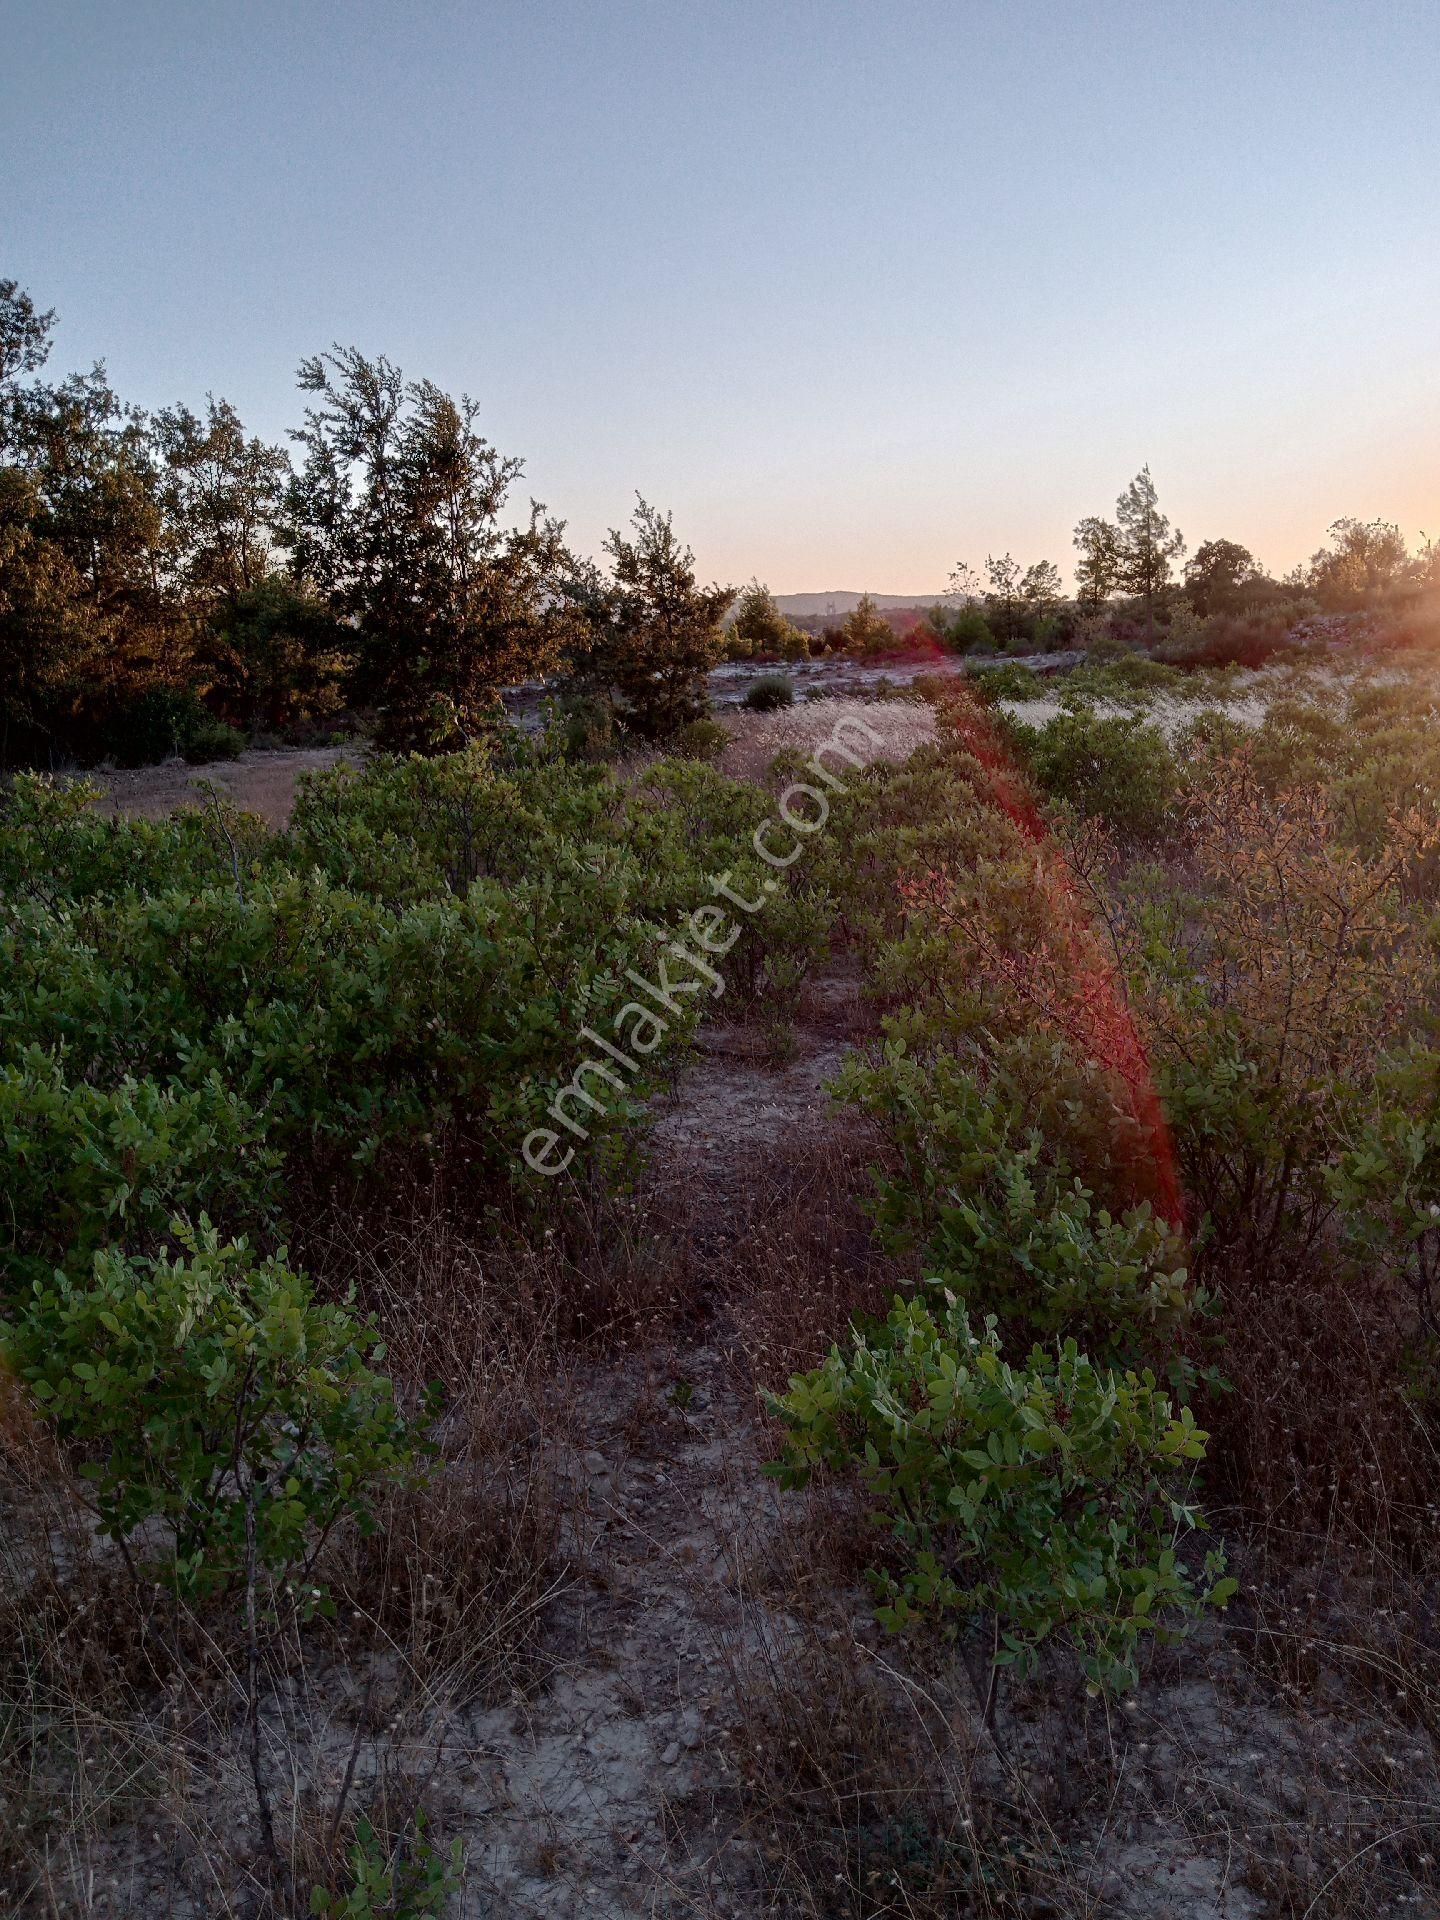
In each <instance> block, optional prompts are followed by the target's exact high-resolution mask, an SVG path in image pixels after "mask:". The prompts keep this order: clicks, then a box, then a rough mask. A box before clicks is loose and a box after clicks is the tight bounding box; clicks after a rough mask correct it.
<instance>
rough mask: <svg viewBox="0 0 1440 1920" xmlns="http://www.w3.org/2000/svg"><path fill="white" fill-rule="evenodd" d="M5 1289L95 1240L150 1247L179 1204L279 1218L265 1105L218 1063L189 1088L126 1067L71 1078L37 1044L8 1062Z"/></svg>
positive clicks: (192, 1215)
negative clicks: (98, 1082)
mask: <svg viewBox="0 0 1440 1920" xmlns="http://www.w3.org/2000/svg"><path fill="white" fill-rule="evenodd" d="M0 1159H3V1161H4V1164H5V1170H6V1194H5V1203H4V1207H3V1209H0V1299H3V1298H4V1297H5V1296H6V1295H7V1294H8V1295H10V1296H11V1297H14V1295H15V1294H17V1293H18V1292H19V1291H20V1290H21V1289H22V1288H26V1287H28V1286H29V1285H30V1284H31V1283H32V1282H33V1281H36V1280H46V1279H48V1278H49V1277H50V1275H51V1274H52V1273H53V1272H54V1270H55V1269H56V1268H58V1267H65V1268H67V1269H68V1270H69V1272H70V1273H71V1274H72V1275H76V1274H83V1273H85V1272H88V1271H89V1269H90V1267H91V1265H92V1263H93V1260H94V1256H95V1254H96V1252H97V1251H99V1250H101V1249H102V1248H106V1247H110V1246H114V1245H118V1244H124V1245H125V1246H127V1247H128V1248H129V1249H130V1251H132V1252H141V1251H147V1250H152V1249H153V1248H154V1247H155V1246H156V1245H158V1243H159V1241H160V1240H161V1239H162V1238H163V1237H164V1235H165V1233H166V1231H167V1229H168V1228H169V1225H170V1221H171V1218H172V1216H173V1215H175V1214H181V1215H183V1216H185V1217H186V1218H188V1219H190V1220H195V1219H198V1218H199V1216H200V1214H201V1213H202V1212H204V1213H208V1214H209V1215H211V1216H212V1217H213V1218H217V1219H219V1220H221V1221H222V1222H223V1223H226V1224H232V1225H234V1226H236V1227H239V1226H242V1225H249V1226H255V1225H261V1224H265V1223H269V1222H271V1221H273V1219H274V1217H275V1213H276V1209H277V1205H278V1187H277V1183H278V1175H279V1165H280V1156H279V1154H278V1152H277V1151H276V1150H275V1149H274V1148H273V1147H272V1146H270V1145H269V1144H267V1141H266V1138H265V1119H264V1116H263V1115H261V1114H259V1113H257V1112H256V1111H254V1109H252V1108H250V1107H249V1106H247V1105H246V1103H245V1102H244V1101H243V1100H241V1099H240V1098H239V1097H238V1096H237V1095H236V1094H234V1093H232V1092H230V1091H229V1090H228V1089H227V1088H225V1087H224V1086H223V1085H222V1083H221V1080H220V1077H219V1074H218V1073H212V1074H210V1075H209V1076H207V1077H206V1078H205V1079H204V1080H202V1081H201V1082H200V1083H199V1085H197V1086H194V1087H190V1088H177V1087H173V1086H160V1085H158V1084H157V1083H156V1082H155V1081H153V1080H136V1079H135V1078H134V1077H133V1076H130V1075H126V1076H125V1077H124V1078H123V1079H121V1080H120V1081H118V1082H117V1083H116V1085H114V1086H113V1087H109V1088H106V1087H98V1086H92V1085H90V1084H89V1083H88V1082H86V1081H84V1080H79V1081H71V1080H68V1079H67V1078H66V1074H65V1070H64V1065H63V1062H62V1061H61V1060H60V1059H57V1058H56V1057H54V1056H53V1055H49V1054H46V1053H43V1052H42V1051H41V1050H40V1049H39V1048H37V1047H32V1048H28V1049H26V1051H25V1052H24V1053H22V1054H21V1056H20V1058H19V1060H18V1061H17V1062H16V1063H15V1064H13V1065H10V1066H0Z"/></svg>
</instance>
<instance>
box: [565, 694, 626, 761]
mask: <svg viewBox="0 0 1440 1920" xmlns="http://www.w3.org/2000/svg"><path fill="white" fill-rule="evenodd" d="M615 731H616V724H615V708H614V706H613V705H612V704H611V702H610V701H609V700H607V699H606V698H605V697H604V695H603V694H576V695H574V696H572V697H571V698H570V699H568V700H566V701H564V702H563V703H562V705H561V708H560V715H559V736H560V750H561V752H562V753H563V754H564V755H565V757H566V759H567V760H580V761H586V760H608V759H610V758H611V757H612V755H613V754H614V752H615Z"/></svg>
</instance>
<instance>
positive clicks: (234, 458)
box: [154, 395, 290, 612]
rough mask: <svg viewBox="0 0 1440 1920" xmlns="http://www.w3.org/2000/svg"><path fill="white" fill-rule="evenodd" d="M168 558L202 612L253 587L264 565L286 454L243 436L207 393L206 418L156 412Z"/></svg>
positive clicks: (225, 406)
mask: <svg viewBox="0 0 1440 1920" xmlns="http://www.w3.org/2000/svg"><path fill="white" fill-rule="evenodd" d="M154 435H155V446H156V451H157V453H158V455H159V458H160V461H161V465H162V471H163V480H162V489H161V492H162V500H163V504H164V508H165V514H166V518H167V521H168V523H169V528H170V535H171V541H172V548H171V553H170V564H171V566H172V568H173V569H174V572H175V575H176V578H177V583H178V584H179V586H180V588H181V590H182V591H184V592H185V593H187V594H188V595H189V596H191V597H192V598H193V599H195V600H196V601H197V602H198V603H199V605H200V607H201V608H202V609H203V611H205V612H209V611H211V610H212V609H213V607H214V605H215V603H216V602H218V601H220V600H224V599H231V600H233V599H234V598H235V597H236V595H238V594H241V593H245V592H247V591H248V590H249V589H251V588H253V587H256V586H258V585H259V583H260V582H261V581H262V580H263V579H264V578H265V575H266V574H267V573H268V572H269V571H270V566H271V556H272V529H273V528H274V526H275V523H276V520H277V519H278V517H279V512H280V506H281V502H282V500H283V498H284V492H285V485H286V482H287V481H288V480H289V479H290V456H289V455H288V454H287V453H286V451H285V449H284V448H283V447H272V446H267V445H266V443H265V442H264V441H263V440H259V439H253V438H252V439H247V438H246V435H245V428H244V426H243V424H242V422H241V419H240V416H239V414H238V413H237V412H236V411H235V409H234V407H232V406H231V405H230V403H229V401H228V400H216V399H215V397H214V396H213V395H210V396H209V397H208V398H207V400H206V404H205V418H204V419H203V420H201V419H199V418H198V417H197V416H196V415H195V414H194V413H192V412H191V411H190V409H189V408H188V407H183V406H180V407H166V408H163V409H162V410H161V411H160V412H159V413H157V414H156V416H155V422H154Z"/></svg>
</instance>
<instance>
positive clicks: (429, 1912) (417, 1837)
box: [310, 1810, 465, 1920]
mask: <svg viewBox="0 0 1440 1920" xmlns="http://www.w3.org/2000/svg"><path fill="white" fill-rule="evenodd" d="M349 1867H350V1886H349V1888H348V1890H347V1891H346V1892H345V1893H342V1894H335V1893H331V1892H330V1891H329V1890H328V1889H327V1888H325V1887H316V1888H315V1889H314V1890H313V1892H312V1893H311V1895H310V1911H311V1913H312V1914H314V1915H317V1916H319V1917H320V1920H426V1916H438V1915H440V1914H443V1913H444V1911H445V1909H446V1907H447V1906H448V1905H449V1903H450V1900H451V1898H452V1896H453V1895H454V1894H456V1893H457V1892H458V1891H459V1889H460V1882H461V1876H462V1874H463V1873H464V1868H465V1849H464V1845H463V1843H462V1842H461V1841H460V1840H458V1839H456V1840H454V1841H452V1842H451V1845H450V1851H449V1853H448V1854H442V1853H438V1852H437V1851H436V1849H435V1848H434V1847H433V1846H432V1845H431V1844H430V1839H429V1836H428V1834H427V1833H426V1831H425V1816H424V1814H423V1813H422V1812H419V1811H418V1810H417V1812H416V1814H415V1830H414V1832H413V1833H412V1834H410V1835H408V1836H406V1837H405V1838H404V1839H403V1840H402V1842H401V1844H400V1845H399V1846H398V1847H397V1848H396V1849H395V1851H394V1852H393V1853H387V1852H386V1850H385V1848H384V1846H383V1845H382V1844H381V1842H380V1839H379V1837H378V1835H377V1834H376V1832H375V1829H374V1827H373V1826H372V1825H371V1824H370V1822H369V1821H368V1820H358V1821H357V1822H356V1823H355V1842H354V1845H353V1846H352V1847H351V1849H350V1859H349Z"/></svg>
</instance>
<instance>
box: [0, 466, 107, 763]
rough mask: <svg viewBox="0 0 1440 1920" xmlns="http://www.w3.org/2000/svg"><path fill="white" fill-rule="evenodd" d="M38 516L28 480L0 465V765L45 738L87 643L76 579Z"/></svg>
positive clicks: (88, 626)
mask: <svg viewBox="0 0 1440 1920" xmlns="http://www.w3.org/2000/svg"><path fill="white" fill-rule="evenodd" d="M39 515H40V501H39V495H38V492H37V490H36V488H35V485H34V483H33V482H32V481H31V480H30V479H29V478H28V477H27V476H26V475H25V474H23V473H22V472H21V471H20V470H19V469H18V468H15V467H0V766H6V765H8V764H10V762H11V759H12V757H15V758H34V757H35V755H36V753H37V752H38V751H40V749H41V743H42V742H44V741H46V740H47V739H48V738H52V737H53V735H54V733H55V731H56V728H57V726H58V725H59V724H60V722H61V720H62V716H63V715H64V714H65V711H66V708H67V705H68V703H69V696H70V692H71V689H72V687H73V685H74V683H75V681H76V679H77V678H78V676H79V674H80V672H81V670H82V669H83V667H84V666H85V665H86V663H87V662H88V660H89V658H90V655H91V653H92V651H93V649H94V646H95V629H94V625H93V623H92V621H91V619H90V614H89V608H88V606H87V604H86V601H85V596H84V588H83V583H82V581H81V579H80V575H79V573H78V572H77V570H76V569H75V567H74V566H73V565H72V564H71V562H70V560H69V559H68V558H67V556H66V555H65V553H64V552H63V551H62V550H61V548H60V547H59V546H57V545H56V543H55V542H54V541H53V540H47V539H45V538H44V536H43V535H42V534H41V533H40V532H39V530H38V521H39Z"/></svg>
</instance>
